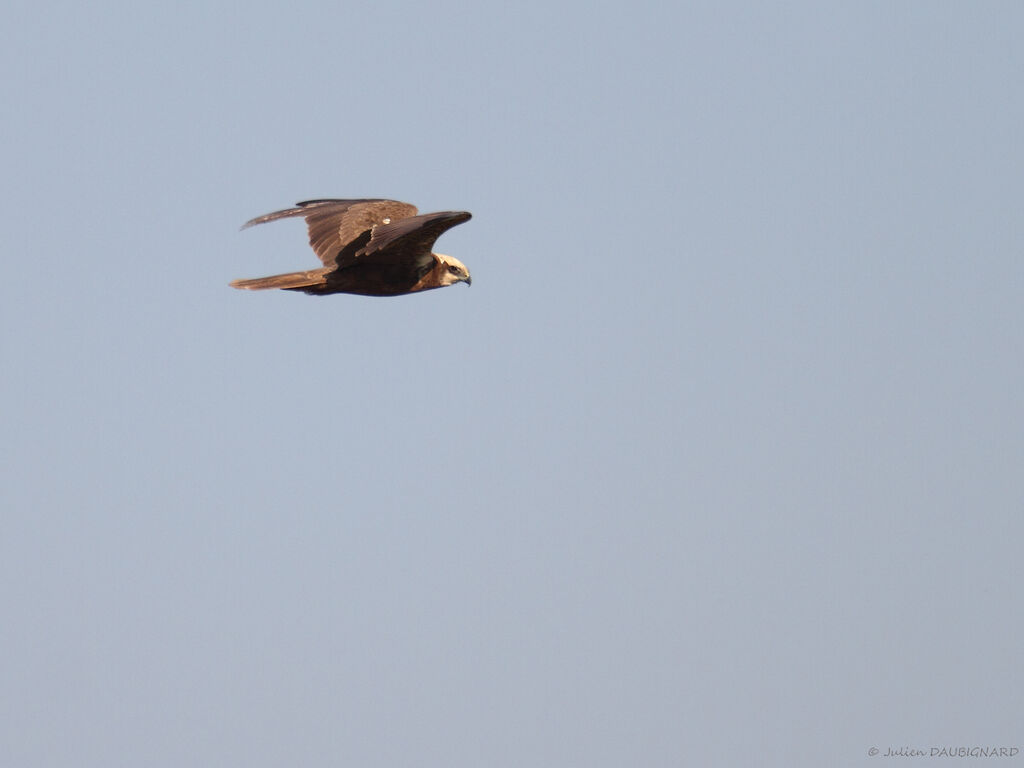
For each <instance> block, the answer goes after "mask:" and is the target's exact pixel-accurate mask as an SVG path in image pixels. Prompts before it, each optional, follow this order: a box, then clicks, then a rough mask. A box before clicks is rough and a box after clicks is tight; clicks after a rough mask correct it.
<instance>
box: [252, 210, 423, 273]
mask: <svg viewBox="0 0 1024 768" xmlns="http://www.w3.org/2000/svg"><path fill="white" fill-rule="evenodd" d="M296 206H297V207H295V208H288V209H286V210H283V211H274V212H273V213H268V214H265V215H263V216H257V217H256V218H255V219H252V220H250V221H247V222H246V223H245V224H243V225H242V229H245V228H246V227H253V226H255V225H257V224H266V223H267V222H268V221H277V220H278V219H287V218H292V217H296V216H302V217H303V218H304V219H305V220H306V227H307V228H308V229H309V244H310V245H311V246H312V248H313V251H314V252H315V253H316V255H317V256H318V257H319V259H320V261H322V262H323V263H324V266H328V267H333V266H335V265H337V264H338V263H339V261H338V256H339V254H340V253H341V252H342V250H344V249H345V246H347V245H349V244H350V243H352V242H353V241H355V240H357V239H358V240H361V241H362V242H360V243H359V247H362V245H363V244H364V243H366V242H368V241H369V240H370V239H371V238H370V236H369V234H368V233H369V232H370V231H371V230H372V229H373V228H374V227H377V226H380V225H384V226H388V223H393V222H397V221H399V220H402V219H408V218H409V217H415V216H416V206H415V205H410V204H409V203H401V202H399V201H398V200H376V199H365V200H305V201H303V202H301V203H297V204H296ZM442 231H443V230H442ZM352 250H354V249H349V251H350V252H351V251H352Z"/></svg>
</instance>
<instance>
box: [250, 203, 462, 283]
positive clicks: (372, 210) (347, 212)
mask: <svg viewBox="0 0 1024 768" xmlns="http://www.w3.org/2000/svg"><path fill="white" fill-rule="evenodd" d="M416 213H417V211H416V206H414V205H410V204H409V203H400V202H398V201H397V200H306V201H304V202H301V203H297V204H296V207H295V208H288V209H286V210H283V211H275V212H274V213H268V214H266V215H265V216H257V217H256V218H255V219H252V220H251V221H247V222H246V223H245V224H244V225H242V229H245V228H246V227H252V226H255V225H256V224H265V223H266V222H268V221H277V220H278V219H287V218H292V217H297V216H301V217H303V218H304V219H305V220H306V226H307V227H308V229H309V244H310V245H311V246H312V247H313V251H314V252H315V253H316V255H317V256H319V257H320V261H322V262H323V266H322V267H320V268H319V269H309V270H305V271H303V272H289V273H288V274H286V275H274V276H272V277H258V278H255V279H253V280H235V281H234V282H233V283H231V285H232V287H234V288H245V289H247V290H251V291H261V290H265V289H267V288H283V289H284V290H286V291H304V292H305V293H311V294H316V295H318V296H325V295H327V294H329V293H356V294H360V295H362V296H400V295H402V294H405V293H415V292H417V291H426V290H429V289H431V288H443V287H444V286H446V285H454V284H455V283H466V284H467V285H469V284H470V277H469V270H468V269H466V266H465V265H464V264H463V263H462V262H461V261H459V260H458V259H453V258H452V257H451V256H445V255H444V254H441V253H431V252H430V251H431V248H433V246H434V241H435V240H437V238H439V237H440V236H441V235H442V234H443V233H444V232H445V231H447V230H448V229H451V228H452V227H454V226H455V225H457V224H461V223H462V222H464V221H468V220H469V219H470V214H469V213H467V212H466V211H441V212H439V213H426V214H423V215H422V216H417V215H416Z"/></svg>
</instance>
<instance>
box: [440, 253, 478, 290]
mask: <svg viewBox="0 0 1024 768" xmlns="http://www.w3.org/2000/svg"><path fill="white" fill-rule="evenodd" d="M433 256H434V258H435V259H436V260H437V263H438V268H439V270H440V275H439V276H438V277H439V278H440V285H455V283H465V284H466V285H472V284H473V281H472V279H471V278H470V276H469V270H468V269H466V265H465V264H463V263H462V262H461V261H459V260H458V259H456V258H453V257H451V256H445V255H444V254H443V253H435V254H433ZM439 287H440V286H439Z"/></svg>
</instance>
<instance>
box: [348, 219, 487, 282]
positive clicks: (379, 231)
mask: <svg viewBox="0 0 1024 768" xmlns="http://www.w3.org/2000/svg"><path fill="white" fill-rule="evenodd" d="M471 218H472V215H471V214H470V213H469V212H468V211H439V212H438V213H425V214H423V215H422V216H410V217H409V218H406V219H392V220H391V221H390V222H389V223H387V224H378V225H377V226H376V227H374V228H373V229H372V230H371V233H370V237H369V240H368V241H367V243H366V244H365V245H364V246H363V247H362V248H361V249H360V250H358V251H355V252H354V253H353V254H352V257H351V261H350V262H349V260H348V259H345V261H346V262H349V263H355V262H357V261H358V262H360V263H371V262H375V263H378V264H385V263H386V264H391V265H395V266H398V265H399V264H404V265H406V266H408V267H409V269H410V270H416V271H421V270H423V269H427V268H429V267H430V266H432V265H433V263H434V260H433V257H432V256H431V255H430V250H431V249H432V248H433V247H434V242H435V241H436V240H437V238H439V237H440V236H441V235H443V234H444V233H445V232H446V231H448V230H449V229H451V228H452V227H454V226H457V225H459V224H462V223H463V222H465V221H469V220H470V219H471ZM346 250H348V249H346ZM338 266H343V264H342V259H339V260H338Z"/></svg>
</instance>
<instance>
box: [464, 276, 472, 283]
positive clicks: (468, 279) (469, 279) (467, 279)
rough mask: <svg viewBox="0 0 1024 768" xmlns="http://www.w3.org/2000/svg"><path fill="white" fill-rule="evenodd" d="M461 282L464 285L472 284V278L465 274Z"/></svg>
mask: <svg viewBox="0 0 1024 768" xmlns="http://www.w3.org/2000/svg"><path fill="white" fill-rule="evenodd" d="M462 282H464V283H465V284H466V285H472V284H473V278H472V277H470V276H469V275H466V279H465V280H463V281H462Z"/></svg>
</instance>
